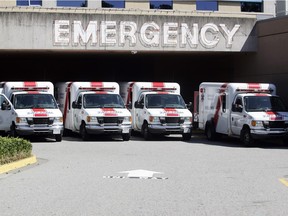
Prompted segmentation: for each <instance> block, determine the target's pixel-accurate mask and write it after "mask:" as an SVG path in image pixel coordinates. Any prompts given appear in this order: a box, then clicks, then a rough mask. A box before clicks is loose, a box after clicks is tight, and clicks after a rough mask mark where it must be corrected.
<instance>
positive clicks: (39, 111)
mask: <svg viewBox="0 0 288 216" xmlns="http://www.w3.org/2000/svg"><path fill="white" fill-rule="evenodd" d="M32 110H33V116H34V117H47V116H48V113H47V111H46V110H45V109H43V108H34V109H32Z"/></svg>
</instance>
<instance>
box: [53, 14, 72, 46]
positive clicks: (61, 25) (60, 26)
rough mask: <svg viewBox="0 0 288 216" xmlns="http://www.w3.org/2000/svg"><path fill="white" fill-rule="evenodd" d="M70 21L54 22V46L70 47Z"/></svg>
mask: <svg viewBox="0 0 288 216" xmlns="http://www.w3.org/2000/svg"><path fill="white" fill-rule="evenodd" d="M69 34H70V28H69V20H55V21H54V45H56V46H57V45H60V46H61V45H63V46H68V45H69V42H70V39H69Z"/></svg>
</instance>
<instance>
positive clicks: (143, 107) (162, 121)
mask: <svg viewBox="0 0 288 216" xmlns="http://www.w3.org/2000/svg"><path fill="white" fill-rule="evenodd" d="M120 87H121V95H122V97H123V99H124V101H125V103H126V106H127V107H129V109H130V111H131V114H132V130H133V131H136V132H141V133H142V135H143V136H144V138H145V139H146V140H149V139H150V138H151V135H152V134H162V135H169V134H182V137H183V140H190V139H191V135H192V113H191V112H190V111H189V110H188V109H187V105H186V104H185V102H184V100H183V98H182V96H181V95H180V86H179V84H178V83H172V82H128V83H120Z"/></svg>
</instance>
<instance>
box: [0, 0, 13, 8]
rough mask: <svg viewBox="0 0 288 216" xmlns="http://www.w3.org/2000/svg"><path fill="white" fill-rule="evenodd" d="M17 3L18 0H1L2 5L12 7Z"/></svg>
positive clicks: (0, 5) (0, 4)
mask: <svg viewBox="0 0 288 216" xmlns="http://www.w3.org/2000/svg"><path fill="white" fill-rule="evenodd" d="M15 5H16V0H0V7H12V6H15Z"/></svg>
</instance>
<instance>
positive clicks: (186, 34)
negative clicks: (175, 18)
mask: <svg viewBox="0 0 288 216" xmlns="http://www.w3.org/2000/svg"><path fill="white" fill-rule="evenodd" d="M192 32H193V34H191V31H190V30H189V28H188V25H187V24H186V23H181V43H180V46H181V47H186V44H187V39H188V43H189V45H190V47H191V48H196V47H197V46H198V24H197V23H194V24H193V27H192Z"/></svg>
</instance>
